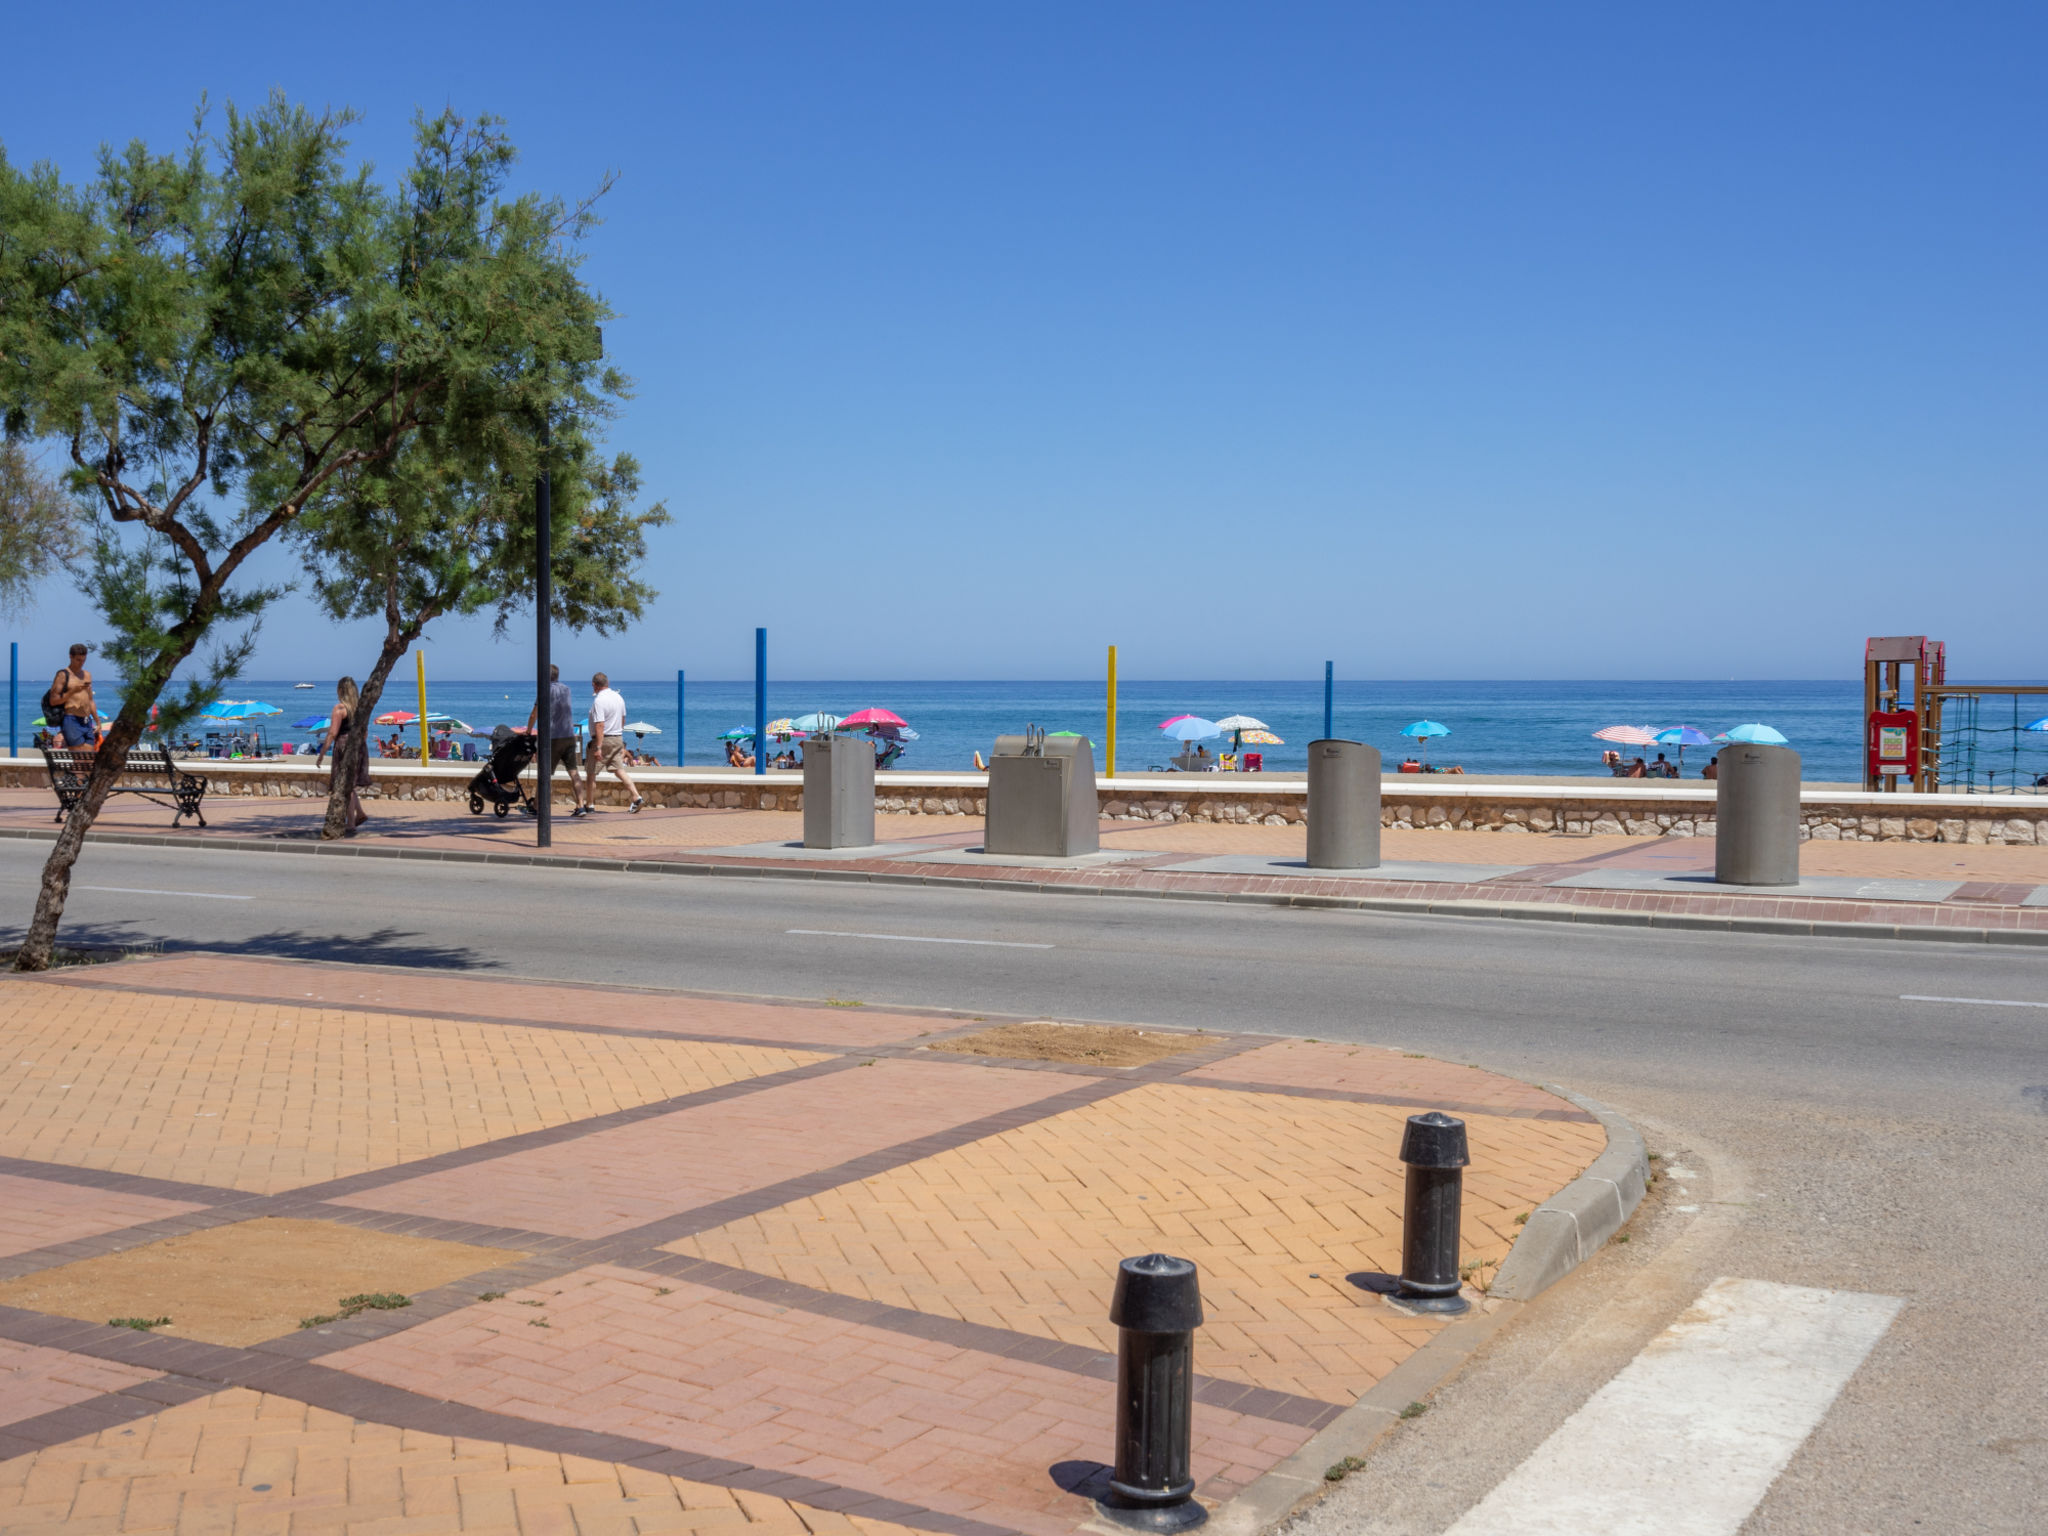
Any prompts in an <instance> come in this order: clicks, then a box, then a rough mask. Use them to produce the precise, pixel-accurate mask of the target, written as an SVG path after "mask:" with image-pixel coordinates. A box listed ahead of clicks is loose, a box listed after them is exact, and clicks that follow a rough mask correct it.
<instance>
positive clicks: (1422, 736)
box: [1401, 720, 1451, 741]
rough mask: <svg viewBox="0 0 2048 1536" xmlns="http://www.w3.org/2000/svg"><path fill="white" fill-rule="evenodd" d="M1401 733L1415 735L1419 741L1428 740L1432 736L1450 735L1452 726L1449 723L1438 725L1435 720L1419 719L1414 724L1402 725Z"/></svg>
mask: <svg viewBox="0 0 2048 1536" xmlns="http://www.w3.org/2000/svg"><path fill="white" fill-rule="evenodd" d="M1401 734H1402V735H1403V736H1413V737H1414V738H1415V739H1416V740H1417V741H1426V740H1428V739H1429V738H1430V737H1431V736H1448V735H1450V734H1451V728H1450V727H1449V726H1448V725H1438V724H1437V723H1436V722H1435V721H1434V720H1418V721H1416V722H1415V723H1414V724H1413V725H1404V726H1402V727H1401Z"/></svg>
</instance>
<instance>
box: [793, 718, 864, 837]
mask: <svg viewBox="0 0 2048 1536" xmlns="http://www.w3.org/2000/svg"><path fill="white" fill-rule="evenodd" d="M874 841H875V749H874V748H873V747H872V746H870V745H868V742H867V739H866V738H865V737H861V736H825V735H819V736H813V737H812V738H811V739H810V740H809V741H807V742H805V743H804V846H805V847H806V848H867V847H870V846H872V845H873V843H874Z"/></svg>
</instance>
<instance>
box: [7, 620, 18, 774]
mask: <svg viewBox="0 0 2048 1536" xmlns="http://www.w3.org/2000/svg"><path fill="white" fill-rule="evenodd" d="M20 718H21V642H20V641H19V640H10V641H8V642H7V755H8V756H9V757H17V756H19V755H20V752H21V743H20V742H18V741H16V740H15V735H14V733H15V729H16V727H15V722H16V721H17V720H19V719H20Z"/></svg>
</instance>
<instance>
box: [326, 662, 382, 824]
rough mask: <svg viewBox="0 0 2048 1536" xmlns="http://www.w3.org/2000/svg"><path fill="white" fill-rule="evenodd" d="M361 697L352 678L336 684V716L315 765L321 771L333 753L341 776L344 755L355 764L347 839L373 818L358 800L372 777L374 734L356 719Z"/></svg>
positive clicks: (330, 783) (330, 784) (329, 722)
mask: <svg viewBox="0 0 2048 1536" xmlns="http://www.w3.org/2000/svg"><path fill="white" fill-rule="evenodd" d="M361 697H362V695H361V694H360V693H358V692H357V690H356V680H355V679H354V678H352V677H344V678H343V679H342V680H341V681H340V682H338V683H336V684H335V685H334V713H333V714H331V715H329V716H328V717H327V735H326V736H325V737H324V738H323V739H322V740H321V742H320V751H319V752H318V753H317V754H316V755H315V756H314V758H313V766H314V767H315V768H318V767H319V766H320V762H321V759H322V758H324V757H326V756H327V754H328V753H329V752H332V753H333V754H334V770H333V771H334V772H335V773H339V772H341V765H342V761H343V759H342V754H343V753H344V752H346V753H347V754H349V757H348V761H350V762H351V763H352V764H353V765H354V768H355V773H354V776H353V777H352V779H351V780H350V782H349V786H348V829H347V830H346V831H344V832H343V833H342V836H343V837H353V836H355V831H356V828H357V827H360V826H361V825H362V824H363V823H364V822H366V821H368V820H369V819H370V818H369V817H368V816H365V815H364V814H363V803H362V801H361V800H360V799H359V798H358V794H359V792H360V790H361V788H362V783H363V780H365V779H367V778H368V777H369V776H370V732H369V729H368V727H367V726H366V725H365V724H364V723H363V722H362V721H359V720H357V719H356V705H357V703H358V702H359V701H360V699H361ZM327 787H328V788H329V789H330V790H332V789H333V787H334V781H333V779H332V778H330V779H329V780H328V784H327Z"/></svg>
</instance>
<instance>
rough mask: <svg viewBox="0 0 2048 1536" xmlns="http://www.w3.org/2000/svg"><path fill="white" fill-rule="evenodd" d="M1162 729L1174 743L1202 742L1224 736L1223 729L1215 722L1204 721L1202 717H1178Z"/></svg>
mask: <svg viewBox="0 0 2048 1536" xmlns="http://www.w3.org/2000/svg"><path fill="white" fill-rule="evenodd" d="M1160 729H1161V730H1162V731H1164V732H1165V733H1166V734H1167V736H1168V737H1169V738H1170V739H1171V740H1174V741H1201V740H1203V739H1205V738H1206V737H1210V736H1221V735H1222V734H1223V730H1222V727H1220V726H1219V725H1217V723H1216V722H1215V721H1214V720H1204V719H1203V718H1202V717H1201V716H1200V715H1178V716H1176V717H1175V718H1173V719H1172V720H1169V721H1168V722H1167V723H1166V724H1164V725H1162V726H1161V727H1160Z"/></svg>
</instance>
